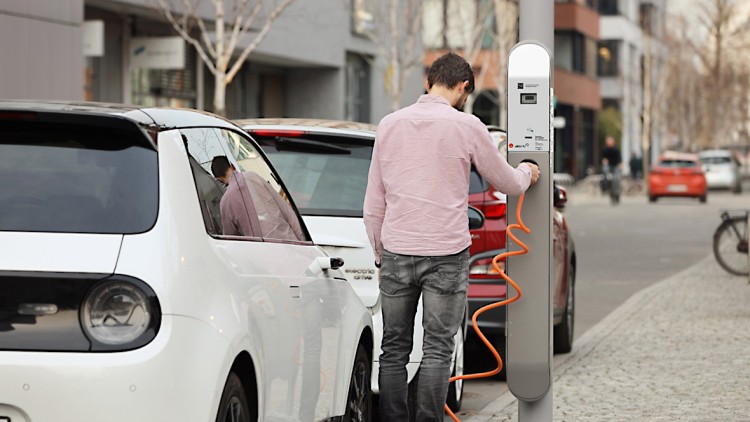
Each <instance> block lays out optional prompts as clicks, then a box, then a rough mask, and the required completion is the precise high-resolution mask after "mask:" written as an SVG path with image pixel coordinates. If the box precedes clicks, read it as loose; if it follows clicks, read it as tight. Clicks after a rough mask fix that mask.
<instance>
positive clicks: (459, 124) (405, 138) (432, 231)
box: [364, 95, 531, 262]
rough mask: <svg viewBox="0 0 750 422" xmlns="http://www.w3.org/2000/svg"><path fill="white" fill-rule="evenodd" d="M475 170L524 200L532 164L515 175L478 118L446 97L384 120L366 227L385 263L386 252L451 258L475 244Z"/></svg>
mask: <svg viewBox="0 0 750 422" xmlns="http://www.w3.org/2000/svg"><path fill="white" fill-rule="evenodd" d="M472 163H473V164H474V166H476V169H477V171H478V172H479V174H481V175H482V176H483V177H484V178H485V179H486V180H487V181H488V182H489V183H490V184H492V186H494V187H495V188H496V189H497V190H499V191H501V192H503V193H505V194H508V195H520V194H521V193H523V192H524V191H525V190H526V189H528V187H529V184H530V183H531V169H530V168H529V166H527V165H525V164H521V165H519V166H518V168H515V169H514V168H513V167H511V166H510V164H508V162H507V161H506V160H505V158H504V157H503V156H502V155H501V154H500V151H498V149H497V147H496V146H495V145H494V144H493V142H492V138H491V137H490V134H489V132H488V131H487V128H486V127H485V125H484V124H483V123H482V122H481V121H480V120H479V119H478V118H477V117H475V116H473V115H470V114H466V113H463V112H461V111H458V110H456V109H454V108H453V107H451V105H450V103H449V102H448V100H446V99H445V98H443V97H439V96H432V95H422V96H421V97H419V100H418V101H417V102H416V104H413V105H411V106H409V107H406V108H404V109H401V110H399V111H396V112H394V113H392V114H389V115H388V116H386V117H384V118H383V120H382V121H381V122H380V124H379V125H378V129H377V132H376V135H375V148H374V150H373V154H372V162H371V163H370V174H369V178H368V182H367V193H366V194H365V203H364V220H365V226H366V227H367V235H368V236H369V238H370V242H371V243H372V247H373V250H374V251H375V260H376V262H380V257H381V255H382V253H383V249H384V248H385V249H387V250H388V251H390V252H394V253H398V254H402V255H416V256H444V255H451V254H454V253H458V252H460V251H462V250H464V249H466V248H468V247H469V246H470V245H471V235H470V234H469V224H468V216H467V210H468V205H469V174H470V170H471V165H472Z"/></svg>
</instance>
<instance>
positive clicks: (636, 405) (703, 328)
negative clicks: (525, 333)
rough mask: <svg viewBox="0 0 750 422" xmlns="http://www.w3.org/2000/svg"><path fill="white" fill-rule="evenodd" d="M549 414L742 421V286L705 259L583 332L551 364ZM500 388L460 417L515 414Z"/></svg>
mask: <svg viewBox="0 0 750 422" xmlns="http://www.w3.org/2000/svg"><path fill="white" fill-rule="evenodd" d="M553 379H554V381H553V382H554V399H553V400H554V404H553V406H554V420H555V421H665V422H666V421H670V422H671V421H750V284H748V280H747V277H736V276H731V275H729V274H727V273H725V272H724V271H723V270H722V269H721V268H720V267H719V266H718V265H717V264H716V262H715V261H714V259H713V257H712V256H711V257H707V258H706V259H704V260H702V261H701V262H699V263H697V264H696V265H694V266H693V267H691V268H689V269H687V270H685V271H683V272H681V273H679V274H677V275H675V276H672V277H670V278H668V279H666V280H664V281H661V282H659V283H657V284H654V285H652V286H651V287H648V288H646V289H644V290H642V291H640V292H638V293H636V294H635V295H634V296H632V297H631V298H630V299H629V300H628V301H626V302H625V303H624V304H623V305H622V306H620V307H619V308H617V309H616V310H615V311H614V312H612V313H611V314H610V315H608V316H607V317H606V318H605V319H604V320H602V321H601V322H600V323H599V324H597V325H596V326H595V327H593V328H592V329H590V330H589V331H587V332H586V333H585V334H584V335H583V336H581V338H580V339H578V340H577V341H576V343H575V345H574V350H573V352H572V353H570V354H569V355H568V356H567V357H566V358H565V359H564V360H563V361H562V363H559V364H558V365H557V367H556V368H554V376H553ZM517 408H518V404H517V402H516V399H515V398H514V397H513V396H512V394H510V393H507V394H505V395H503V396H501V397H499V398H498V399H496V400H495V401H494V402H492V403H490V404H489V405H488V406H486V407H485V408H484V409H482V410H481V411H480V412H479V413H478V414H476V415H475V416H472V417H471V418H467V419H466V420H465V421H464V422H469V421H470V422H480V421H515V420H517V419H518V416H517Z"/></svg>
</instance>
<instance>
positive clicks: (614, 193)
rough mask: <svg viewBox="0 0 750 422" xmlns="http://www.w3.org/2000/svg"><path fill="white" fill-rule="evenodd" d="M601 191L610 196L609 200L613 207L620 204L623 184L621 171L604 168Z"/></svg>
mask: <svg viewBox="0 0 750 422" xmlns="http://www.w3.org/2000/svg"><path fill="white" fill-rule="evenodd" d="M601 189H602V193H605V194H609V200H610V202H611V203H612V205H617V204H619V203H620V193H621V189H622V184H621V177H620V171H619V169H617V168H615V169H610V168H609V166H606V165H605V166H604V168H603V169H602V181H601Z"/></svg>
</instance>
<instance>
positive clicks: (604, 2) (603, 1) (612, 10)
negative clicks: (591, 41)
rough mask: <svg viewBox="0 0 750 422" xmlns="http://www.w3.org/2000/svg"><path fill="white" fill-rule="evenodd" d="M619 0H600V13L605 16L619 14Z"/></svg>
mask: <svg viewBox="0 0 750 422" xmlns="http://www.w3.org/2000/svg"><path fill="white" fill-rule="evenodd" d="M618 3H619V0H599V14H600V15H603V16H607V15H609V16H611V15H619V14H620V6H619V4H618Z"/></svg>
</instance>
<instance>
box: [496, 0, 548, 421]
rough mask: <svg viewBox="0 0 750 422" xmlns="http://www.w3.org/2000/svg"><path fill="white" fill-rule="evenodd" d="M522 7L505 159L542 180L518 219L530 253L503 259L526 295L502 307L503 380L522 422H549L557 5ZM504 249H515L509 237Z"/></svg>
mask: <svg viewBox="0 0 750 422" xmlns="http://www.w3.org/2000/svg"><path fill="white" fill-rule="evenodd" d="M519 4H520V18H519V26H520V28H519V29H520V31H519V34H520V40H521V42H520V43H519V44H518V45H517V46H516V47H515V48H514V49H513V51H511V53H510V56H509V57H508V87H507V91H506V92H507V95H508V98H507V104H508V120H507V121H508V161H509V162H510V164H512V165H514V166H515V165H518V164H519V163H520V162H521V161H524V160H530V161H533V162H535V163H536V164H538V165H539V168H540V170H541V175H540V178H539V181H538V182H537V184H536V185H534V186H533V187H531V188H530V189H529V191H527V193H526V198H525V200H524V209H523V215H522V216H521V217H522V218H523V220H524V222H525V224H526V225H527V226H528V227H529V228H530V229H531V230H532V233H531V235H530V236H526V235H525V234H524V233H521V234H520V236H519V239H520V240H521V241H523V242H524V243H526V244H527V245H528V246H529V253H528V254H526V255H522V256H515V257H512V258H510V259H509V260H508V274H509V275H510V276H511V278H513V279H514V280H516V282H518V283H519V286H520V288H521V289H522V291H523V296H522V298H521V300H519V301H518V302H515V303H513V304H510V305H509V306H508V308H507V315H508V317H507V337H506V342H507V345H506V357H507V361H508V365H507V379H508V388H509V389H510V391H511V392H512V393H513V394H514V395H515V396H516V397H517V398H518V399H519V400H518V420H519V422H551V421H552V408H553V407H552V283H551V277H552V190H553V181H552V176H553V167H552V163H553V159H554V139H553V130H552V100H553V92H552V79H553V78H552V76H553V73H552V72H553V66H552V63H553V62H554V61H553V57H552V52H553V51H554V5H555V3H554V0H522V1H520V2H519ZM517 205H518V199H517V198H513V197H510V198H509V201H508V223H509V224H511V223H516V222H517V221H515V210H516V208H517ZM516 233H518V232H516ZM508 249H509V250H514V249H518V246H517V245H513V244H511V240H510V239H508ZM511 290H512V289H511V288H510V287H509V292H508V294H509V296H510V295H512V294H513V292H512V291H511Z"/></svg>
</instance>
